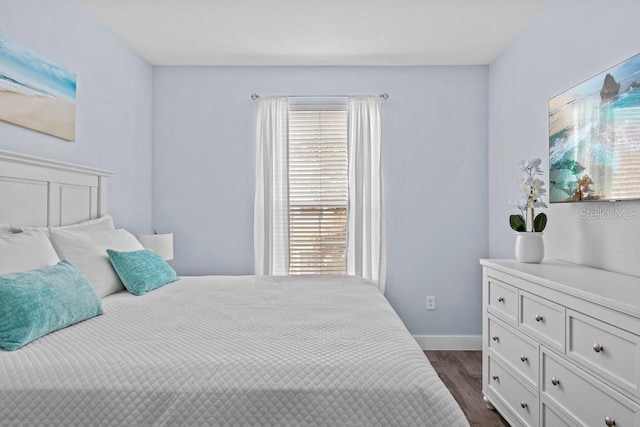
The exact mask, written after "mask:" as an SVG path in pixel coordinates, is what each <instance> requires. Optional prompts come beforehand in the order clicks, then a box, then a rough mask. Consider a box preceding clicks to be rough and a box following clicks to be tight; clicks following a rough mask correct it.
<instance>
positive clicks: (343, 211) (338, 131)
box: [289, 107, 348, 275]
mask: <svg viewBox="0 0 640 427" xmlns="http://www.w3.org/2000/svg"><path fill="white" fill-rule="evenodd" d="M316 108H317V107H316ZM347 167H348V164H347V112H346V111H335V109H334V111H327V110H319V109H315V110H309V109H306V110H305V111H295V110H290V111H289V274H292V275H295V274H346V262H347V261H346V260H347V258H346V252H347V206H348V177H347Z"/></svg>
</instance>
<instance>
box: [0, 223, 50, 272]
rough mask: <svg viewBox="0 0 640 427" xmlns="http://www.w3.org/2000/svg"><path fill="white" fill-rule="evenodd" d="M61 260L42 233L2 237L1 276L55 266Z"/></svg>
mask: <svg viewBox="0 0 640 427" xmlns="http://www.w3.org/2000/svg"><path fill="white" fill-rule="evenodd" d="M58 261H60V258H58V255H57V254H56V251H55V250H54V249H53V246H52V245H51V242H50V241H49V239H48V238H47V236H46V235H45V234H44V233H42V232H40V231H31V232H28V233H18V234H9V235H6V236H0V274H9V273H18V272H21V271H28V270H35V269H38V268H43V267H49V266H52V265H55V264H56V263H57V262H58Z"/></svg>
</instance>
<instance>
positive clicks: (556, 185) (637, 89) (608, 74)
mask: <svg viewBox="0 0 640 427" xmlns="http://www.w3.org/2000/svg"><path fill="white" fill-rule="evenodd" d="M549 182H550V186H549V189H550V194H549V200H550V201H551V202H573V201H587V200H626V199H637V198H640V54H638V55H636V56H633V57H631V58H629V59H628V60H626V61H624V62H622V63H620V64H618V65H616V66H614V67H612V68H610V69H608V70H606V71H603V72H602V73H600V74H598V75H597V76H595V77H593V78H591V79H589V80H587V81H585V82H583V83H581V84H579V85H577V86H575V87H573V88H571V89H569V90H568V91H566V92H564V93H562V94H560V95H558V96H556V97H554V98H551V99H550V100H549Z"/></svg>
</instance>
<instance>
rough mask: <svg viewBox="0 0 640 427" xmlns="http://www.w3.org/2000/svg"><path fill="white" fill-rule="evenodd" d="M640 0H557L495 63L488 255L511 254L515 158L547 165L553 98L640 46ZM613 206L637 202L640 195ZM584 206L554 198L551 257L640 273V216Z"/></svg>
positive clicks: (491, 100) (491, 82)
mask: <svg viewBox="0 0 640 427" xmlns="http://www.w3.org/2000/svg"><path fill="white" fill-rule="evenodd" d="M639 16H640V2H638V1H637V0H607V1H602V0H556V1H555V2H553V3H552V4H551V5H550V6H549V7H548V8H547V9H546V10H545V11H544V12H542V14H541V15H540V16H539V17H538V18H537V19H536V20H535V21H534V22H533V23H532V25H531V26H530V27H529V28H528V29H527V30H526V31H524V32H523V33H522V34H521V35H520V36H519V37H518V39H517V40H516V41H515V42H514V43H513V44H512V45H511V46H510V47H509V48H508V49H507V50H506V51H505V52H504V53H503V54H502V55H501V56H500V58H498V60H496V61H495V62H494V63H493V64H492V65H491V67H490V77H489V104H490V112H489V236H490V239H489V241H490V255H491V256H492V257H496V258H512V257H513V254H514V249H513V248H514V241H515V237H514V235H513V233H512V232H511V230H510V228H509V225H508V221H507V218H508V215H509V214H510V213H515V212H513V210H512V209H510V208H509V206H508V204H507V202H508V200H513V199H514V198H515V197H516V195H517V184H516V182H515V180H516V176H517V171H516V166H517V163H518V162H519V161H520V160H521V159H525V158H526V159H528V158H532V157H541V158H542V159H543V162H544V163H543V164H544V168H545V170H548V153H549V151H548V110H547V101H548V99H549V98H551V97H553V96H555V95H557V94H559V93H561V92H564V91H565V90H567V89H569V88H571V87H572V86H575V85H576V84H578V83H581V82H582V81H584V80H586V79H588V78H590V77H592V76H594V75H595V74H598V73H600V72H602V71H604V70H606V69H607V68H610V67H611V66H613V65H615V64H617V63H619V62H620V61H623V60H625V59H627V58H629V57H630V56H632V55H635V54H637V53H638V52H640V25H638V17H639ZM615 207H616V208H619V209H620V208H632V207H633V208H638V207H640V203H639V202H627V203H618V204H616V205H615ZM581 209H605V210H612V209H613V207H612V206H611V205H608V204H604V205H603V204H602V203H593V202H591V203H587V204H562V205H553V206H551V208H550V209H548V212H547V214H548V216H549V225H548V227H547V231H546V232H545V244H546V247H547V254H548V257H549V258H560V259H565V260H568V261H572V262H576V263H581V264H587V265H593V266H596V267H600V268H605V269H609V270H614V271H620V272H624V273H628V274H635V275H640V263H638V260H639V259H640V245H638V243H637V242H638V239H640V220H639V219H637V218H636V219H634V220H623V219H618V220H585V219H581V214H580V210H581Z"/></svg>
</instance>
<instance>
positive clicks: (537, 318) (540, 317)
mask: <svg viewBox="0 0 640 427" xmlns="http://www.w3.org/2000/svg"><path fill="white" fill-rule="evenodd" d="M535 319H536V322H542V314H536V317H535Z"/></svg>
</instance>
